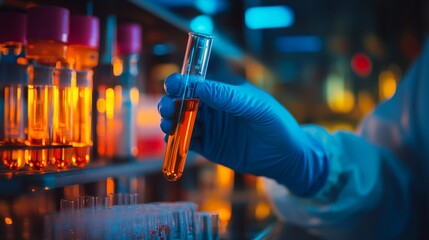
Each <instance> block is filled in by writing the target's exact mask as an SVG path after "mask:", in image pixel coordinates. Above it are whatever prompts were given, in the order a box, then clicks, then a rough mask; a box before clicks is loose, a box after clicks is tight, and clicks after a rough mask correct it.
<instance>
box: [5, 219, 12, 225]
mask: <svg viewBox="0 0 429 240" xmlns="http://www.w3.org/2000/svg"><path fill="white" fill-rule="evenodd" d="M4 223H6V224H7V225H11V224H12V223H13V221H12V218H10V217H5V218H4Z"/></svg>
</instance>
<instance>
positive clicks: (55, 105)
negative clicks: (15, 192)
mask: <svg viewBox="0 0 429 240" xmlns="http://www.w3.org/2000/svg"><path fill="white" fill-rule="evenodd" d="M99 25H100V24H99V19H98V18H97V17H95V16H87V15H70V12H69V10H68V9H66V8H62V7H58V6H50V5H41V6H36V7H32V8H30V9H28V11H27V13H24V12H0V93H1V94H0V95H1V96H0V142H1V144H0V157H1V162H2V163H3V166H5V167H6V168H7V169H10V170H18V169H21V168H23V167H25V166H28V167H29V168H30V169H33V170H39V171H43V170H45V169H46V168H47V167H48V166H49V165H52V166H54V168H56V169H67V168H69V167H70V166H74V167H78V168H82V167H85V166H86V165H87V164H88V163H89V162H90V160H91V156H92V153H91V149H92V145H93V136H94V135H96V136H97V140H98V141H97V143H98V145H100V146H105V145H106V142H108V141H112V139H113V140H114V139H116V141H115V144H111V145H109V146H108V147H105V148H107V149H109V151H111V150H112V149H113V150H114V151H115V154H117V155H118V156H119V157H129V156H131V155H135V148H136V147H135V145H136V139H135V132H136V131H135V122H134V119H135V113H136V110H137V109H136V107H137V103H138V96H139V95H138V90H137V88H136V79H135V78H136V77H137V74H138V68H137V62H138V59H139V54H140V50H141V28H140V26H139V25H138V24H135V23H121V24H118V26H117V29H116V31H115V32H117V36H116V35H115V36H111V37H113V38H115V41H114V42H115V46H114V47H113V48H114V50H112V51H113V52H115V53H116V56H115V60H116V61H117V62H120V63H121V64H120V65H121V66H122V67H121V71H120V73H118V74H117V75H115V77H116V78H115V88H114V89H115V95H116V96H117V97H116V99H118V100H120V102H118V101H116V100H115V102H114V103H113V104H110V105H109V104H107V103H106V101H104V103H105V104H104V105H103V106H104V109H105V111H102V112H98V111H97V115H95V119H96V120H95V122H96V123H97V125H96V129H93V120H92V118H93V112H92V108H93V102H96V103H97V108H98V107H99V105H102V104H101V103H102V102H103V101H102V100H106V98H107V97H108V96H107V97H106V96H105V95H106V94H104V93H105V92H108V91H107V90H105V89H101V90H100V89H99V88H97V89H96V90H97V91H100V92H102V93H103V94H97V96H98V97H99V98H100V99H94V100H93V75H94V71H93V69H94V68H95V67H96V66H97V65H98V62H99V52H98V51H99V41H100V36H99V35H100V31H99V30H100V26H99ZM109 59H110V58H109ZM110 62H113V59H112V60H111V61H110ZM110 74H112V76H113V72H111V73H110ZM112 91H113V90H112ZM136 93H137V94H136ZM99 103H100V104H99ZM111 109H114V110H115V111H114V112H112V111H109V110H111ZM112 116H113V117H112ZM106 119H107V120H106ZM108 120H111V121H110V122H115V124H114V125H112V124H110V125H109V124H108V123H110V122H109V121H108ZM106 122H107V123H106ZM99 123H100V124H99ZM118 126H119V127H118ZM94 130H96V131H94ZM113 130H114V131H116V133H117V134H116V135H110V134H108V135H106V134H105V133H106V132H111V131H113ZM98 155H100V156H101V157H104V156H106V155H105V154H104V152H101V153H98Z"/></svg>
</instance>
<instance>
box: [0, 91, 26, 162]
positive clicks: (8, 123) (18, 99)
mask: <svg viewBox="0 0 429 240" xmlns="http://www.w3.org/2000/svg"><path fill="white" fill-rule="evenodd" d="M23 95H24V94H23V89H22V87H21V86H20V85H18V86H14V85H12V86H5V87H4V110H5V111H4V130H5V142H6V143H8V144H18V145H20V144H23V143H24V141H25V134H24V117H25V116H26V114H25V113H24V111H26V110H27V109H23V108H24V104H23ZM24 152H25V151H24V150H5V151H3V152H2V153H1V157H2V162H3V165H4V166H5V167H7V168H8V169H11V170H18V169H20V168H22V167H24V165H25V154H24Z"/></svg>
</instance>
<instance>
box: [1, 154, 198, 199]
mask: <svg viewBox="0 0 429 240" xmlns="http://www.w3.org/2000/svg"><path fill="white" fill-rule="evenodd" d="M200 158H201V157H199V156H198V155H196V154H191V153H190V154H188V159H187V162H186V167H190V166H192V165H194V164H195V163H196V162H198V159H200ZM103 162H104V163H103ZM105 162H106V161H103V160H101V159H100V160H98V161H94V162H93V163H91V164H89V165H88V166H87V167H85V168H82V169H77V168H71V169H67V170H54V169H52V170H51V169H50V170H47V171H45V172H39V171H31V170H20V171H16V172H13V171H10V170H0V198H1V197H12V196H18V195H20V194H23V193H30V192H37V191H43V190H49V189H53V188H61V187H65V186H70V185H75V184H86V183H92V182H97V181H100V180H104V179H106V178H108V177H112V178H116V177H123V176H127V177H133V176H144V175H147V174H150V173H156V172H159V173H161V167H162V160H161V159H144V160H134V161H130V162H123V163H110V164H107V163H105Z"/></svg>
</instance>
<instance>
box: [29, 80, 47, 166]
mask: <svg viewBox="0 0 429 240" xmlns="http://www.w3.org/2000/svg"><path fill="white" fill-rule="evenodd" d="M50 104H51V89H50V88H49V87H48V86H33V85H29V86H28V142H29V143H30V144H31V145H38V146H40V145H42V146H44V145H49V144H50V143H51V138H50V131H49V128H50V126H51V122H50V121H49V119H50V117H49V114H50V111H51V105H50ZM26 161H27V164H28V165H29V166H30V167H31V168H33V169H36V170H43V169H44V168H45V167H46V166H48V163H49V157H48V150H47V149H43V150H29V154H28V155H27V159H26Z"/></svg>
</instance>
